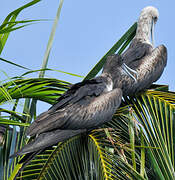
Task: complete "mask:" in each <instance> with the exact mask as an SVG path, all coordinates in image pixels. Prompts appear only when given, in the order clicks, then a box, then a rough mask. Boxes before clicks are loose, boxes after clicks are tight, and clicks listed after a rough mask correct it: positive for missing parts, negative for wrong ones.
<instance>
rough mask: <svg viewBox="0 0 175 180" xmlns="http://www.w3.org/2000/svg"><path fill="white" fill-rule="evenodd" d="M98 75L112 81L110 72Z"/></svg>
mask: <svg viewBox="0 0 175 180" xmlns="http://www.w3.org/2000/svg"><path fill="white" fill-rule="evenodd" d="M100 76H101V77H103V78H105V80H106V81H107V82H111V81H112V76H111V74H109V73H102V74H101V75H100Z"/></svg>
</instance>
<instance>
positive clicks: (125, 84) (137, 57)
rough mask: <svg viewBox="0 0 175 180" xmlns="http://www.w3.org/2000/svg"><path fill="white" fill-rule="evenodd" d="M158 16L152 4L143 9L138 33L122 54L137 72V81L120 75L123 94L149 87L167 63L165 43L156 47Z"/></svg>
mask: <svg viewBox="0 0 175 180" xmlns="http://www.w3.org/2000/svg"><path fill="white" fill-rule="evenodd" d="M158 16H159V13H158V10H157V9H156V8H154V7H152V6H148V7H145V8H144V9H143V10H142V11H141V14H140V17H139V20H138V23H137V30H136V35H135V37H134V38H133V40H132V42H131V44H130V46H129V48H128V49H127V50H126V51H125V52H124V53H123V54H122V55H121V58H122V59H123V63H125V64H126V65H127V66H129V67H130V68H132V69H133V70H135V71H136V72H137V81H134V80H133V78H131V77H130V76H128V75H126V74H123V75H122V77H120V78H121V81H122V91H123V96H127V95H134V94H135V93H137V92H139V91H141V90H144V89H146V88H148V87H149V86H150V85H151V84H152V83H153V82H155V81H157V80H158V79H159V77H160V76H161V74H162V73H163V70H164V68H165V66H166V63H167V49H166V47H165V46H164V45H160V46H158V47H157V48H154V34H153V33H154V32H153V31H154V25H155V23H156V22H157V19H158ZM150 39H152V42H150ZM116 58H118V56H116ZM116 82H117V81H116ZM116 87H118V83H116V84H114V88H116Z"/></svg>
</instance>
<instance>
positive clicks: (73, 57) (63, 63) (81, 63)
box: [0, 0, 175, 91]
mask: <svg viewBox="0 0 175 180" xmlns="http://www.w3.org/2000/svg"><path fill="white" fill-rule="evenodd" d="M27 2H29V1H28V0H25V1H24V0H20V1H19V0H2V1H1V6H0V23H2V21H3V20H4V18H5V17H6V16H7V14H8V13H9V12H11V11H13V10H15V9H16V8H18V7H20V6H22V5H23V4H25V3H27ZM58 5H59V1H58V0H51V1H49V0H43V1H41V2H39V3H38V4H36V5H34V6H32V7H29V8H28V9H25V10H24V11H22V12H21V14H20V16H19V17H18V19H17V20H24V19H25V20H26V19H51V21H45V22H39V23H36V24H33V25H30V26H27V27H25V28H23V29H21V30H17V31H14V32H12V33H11V34H10V36H9V39H8V41H7V43H6V46H5V48H4V50H3V53H2V54H1V57H2V58H4V59H7V60H10V61H13V62H15V63H18V64H20V65H23V66H26V67H28V68H31V69H39V68H40V67H41V63H42V60H43V56H44V52H45V49H46V45H47V42H48V39H49V35H50V31H51V28H52V24H53V19H54V18H55V15H56V12H57V8H58ZM150 5H151V6H155V7H156V8H158V10H159V14H160V15H159V19H158V22H157V24H156V27H155V45H156V46H158V45H160V44H164V45H165V46H166V47H167V49H168V64H167V67H166V69H165V71H164V73H163V74H162V76H161V78H160V79H159V81H158V82H157V83H159V84H169V85H170V90H173V91H174V90H175V77H174V75H173V74H175V73H174V71H175V70H174V68H175V45H174V43H175V21H174V18H175V1H173V0H171V1H163V0H162V1H160V0H159V1H158V0H132V1H131V0H120V1H118V0H108V1H105V0H88V1H83V0H65V1H64V4H63V8H62V11H61V17H60V21H59V24H58V28H57V32H56V36H55V39H54V43H53V48H52V51H51V54H50V59H49V64H48V68H52V69H58V70H62V71H67V72H71V73H75V74H79V75H84V76H85V75H86V74H87V73H88V72H89V71H90V70H91V68H92V67H93V66H94V65H95V64H96V63H97V62H98V61H99V59H100V58H101V57H102V56H103V55H104V54H105V53H106V52H107V51H108V50H109V49H110V48H111V47H112V46H113V44H114V43H115V42H116V41H117V40H118V39H119V38H120V37H121V36H122V35H123V34H124V33H125V31H126V30H127V29H128V28H129V27H130V26H131V25H132V24H133V23H134V22H135V21H137V19H138V16H139V14H140V11H141V10H142V8H144V7H146V6H150ZM0 70H4V71H5V72H6V73H7V74H8V75H9V76H10V77H12V76H16V75H20V74H22V73H23V72H25V71H24V70H22V69H20V68H17V67H14V66H12V65H8V64H6V63H4V62H1V61H0ZM0 75H1V78H0V79H2V78H3V74H2V73H0ZM46 76H47V77H54V78H57V79H62V80H67V81H69V82H72V83H76V82H78V81H81V78H76V77H72V76H69V75H63V74H61V73H54V72H47V73H46ZM33 77H37V74H33Z"/></svg>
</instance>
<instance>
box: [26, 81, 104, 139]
mask: <svg viewBox="0 0 175 180" xmlns="http://www.w3.org/2000/svg"><path fill="white" fill-rule="evenodd" d="M104 89H105V84H104V83H103V81H102V80H101V79H100V78H96V79H93V80H88V81H85V82H84V81H83V82H82V83H78V84H75V85H73V86H72V88H71V89H69V90H68V92H66V93H65V94H63V95H62V96H61V97H60V99H58V102H57V103H56V104H54V105H53V106H52V107H51V108H50V109H49V110H48V111H46V112H44V113H42V114H40V115H39V116H38V117H37V118H36V120H35V121H34V122H33V123H32V124H31V125H30V126H29V127H28V128H27V131H26V134H27V135H30V136H34V135H36V134H39V133H41V132H46V131H50V130H52V129H56V128H57V129H58V128H62V127H63V126H64V124H65V123H66V122H67V121H68V119H69V118H70V117H69V116H70V114H72V113H73V112H75V111H77V109H78V108H80V107H79V105H77V104H76V103H77V102H79V101H80V104H81V105H82V103H83V104H84V106H86V105H88V103H89V98H90V99H91V98H94V97H97V96H99V95H100V94H101V93H102V92H103V91H104ZM86 97H88V98H86ZM68 109H69V110H68ZM70 109H71V112H70ZM69 113H70V114H69Z"/></svg>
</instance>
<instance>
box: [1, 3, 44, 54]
mask: <svg viewBox="0 0 175 180" xmlns="http://www.w3.org/2000/svg"><path fill="white" fill-rule="evenodd" d="M39 1H41V0H33V1H31V2H29V3H27V4H25V5H24V6H22V7H20V8H18V9H16V10H15V11H13V12H11V13H10V14H9V15H8V16H7V17H6V18H5V20H4V21H3V23H2V25H1V26H0V54H1V52H2V50H3V48H4V46H5V43H6V41H7V38H8V36H9V34H10V32H11V31H14V30H16V29H19V28H22V27H24V26H26V25H22V26H18V27H15V26H16V25H18V24H21V23H22V24H23V23H29V22H31V21H33V20H31V21H30V20H29V22H27V21H26V22H25V21H16V18H17V16H18V15H19V13H20V12H21V11H22V10H24V9H25V8H27V7H29V6H32V5H34V4H36V3H38V2H39ZM15 21H16V22H15Z"/></svg>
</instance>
